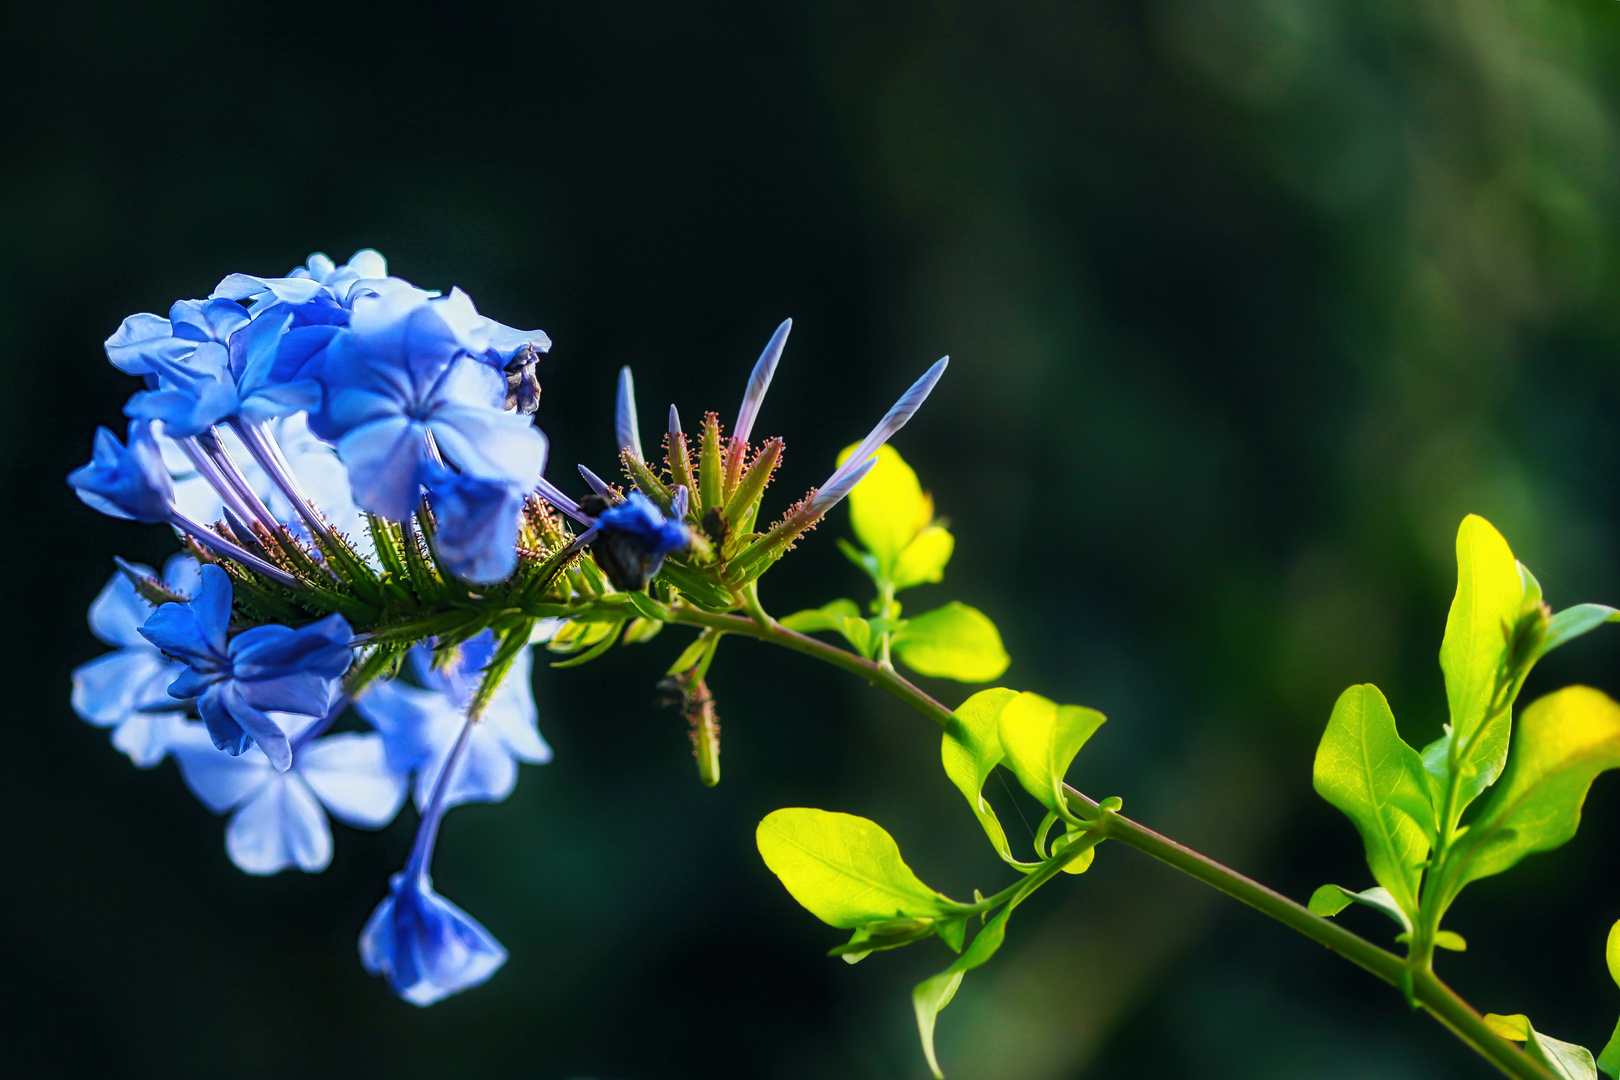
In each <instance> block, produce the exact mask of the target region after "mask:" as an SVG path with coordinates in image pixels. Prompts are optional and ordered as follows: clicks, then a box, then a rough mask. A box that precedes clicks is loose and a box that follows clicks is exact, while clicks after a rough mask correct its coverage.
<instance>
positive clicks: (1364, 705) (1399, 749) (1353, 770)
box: [1311, 683, 1434, 915]
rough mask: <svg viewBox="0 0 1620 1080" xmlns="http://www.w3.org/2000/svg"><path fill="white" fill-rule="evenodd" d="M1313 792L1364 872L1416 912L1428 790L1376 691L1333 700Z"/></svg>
mask: <svg viewBox="0 0 1620 1080" xmlns="http://www.w3.org/2000/svg"><path fill="white" fill-rule="evenodd" d="M1311 781H1312V783H1313V785H1314V786H1315V788H1316V793H1317V794H1318V795H1320V796H1322V798H1324V799H1326V800H1327V801H1328V802H1330V803H1332V804H1333V805H1334V806H1336V807H1338V808H1339V809H1340V810H1342V811H1343V812H1344V814H1345V816H1346V817H1348V818H1349V819H1350V820H1351V821H1352V822H1353V823H1354V824H1355V826H1356V830H1357V831H1358V832H1360V833H1361V839H1362V843H1363V844H1364V845H1365V846H1366V849H1367V866H1368V867H1369V868H1370V869H1371V870H1372V873H1373V878H1374V879H1376V880H1377V882H1378V884H1380V885H1382V886H1383V887H1384V888H1386V889H1388V890H1389V893H1390V895H1391V896H1392V897H1393V898H1394V900H1395V903H1396V904H1398V905H1399V906H1400V908H1401V910H1403V911H1405V912H1406V913H1407V914H1408V915H1411V914H1415V913H1416V912H1417V909H1418V902H1417V891H1418V878H1419V875H1420V870H1419V866H1420V864H1422V862H1423V860H1424V858H1425V857H1426V856H1427V855H1428V853H1429V835H1428V832H1427V831H1426V830H1425V828H1424V827H1423V825H1421V824H1419V822H1420V821H1422V820H1424V819H1425V818H1427V819H1428V820H1429V821H1431V822H1432V820H1433V817H1434V813H1433V810H1432V809H1431V808H1430V803H1429V783H1428V780H1427V779H1426V778H1425V775H1424V771H1423V761H1422V759H1421V758H1419V757H1418V753H1417V751H1416V750H1413V749H1412V748H1411V747H1410V746H1407V745H1406V743H1405V742H1404V741H1402V739H1401V736H1400V733H1399V732H1398V731H1397V730H1396V729H1395V716H1394V714H1393V713H1391V712H1390V711H1389V703H1388V702H1387V701H1385V700H1384V695H1383V694H1382V693H1381V692H1380V691H1379V689H1378V687H1376V686H1373V685H1371V684H1370V683H1369V684H1365V685H1361V686H1352V687H1350V689H1348V690H1346V691H1345V692H1344V693H1343V694H1341V695H1339V700H1338V702H1337V703H1336V704H1335V705H1334V706H1333V715H1332V716H1331V717H1329V718H1328V724H1327V730H1326V731H1324V732H1323V733H1322V742H1321V744H1320V745H1319V746H1318V747H1317V749H1316V763H1315V766H1314V768H1313V769H1312V771H1311Z"/></svg>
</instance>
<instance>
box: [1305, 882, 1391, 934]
mask: <svg viewBox="0 0 1620 1080" xmlns="http://www.w3.org/2000/svg"><path fill="white" fill-rule="evenodd" d="M1351 904H1366V905H1367V906H1368V907H1370V908H1375V909H1377V910H1378V911H1382V912H1383V913H1384V914H1385V915H1388V916H1389V917H1390V918H1391V919H1394V920H1395V922H1396V923H1397V924H1398V925H1399V926H1400V928H1401V929H1402V930H1403V931H1405V932H1406V933H1408V934H1410V933H1411V932H1412V920H1411V919H1410V918H1409V917H1408V916H1407V914H1406V912H1404V911H1402V910H1401V905H1399V904H1397V903H1396V902H1395V898H1394V897H1393V896H1391V895H1390V894H1389V890H1388V889H1386V888H1384V887H1383V886H1382V885H1374V886H1373V887H1372V888H1370V889H1367V890H1365V891H1363V892H1351V891H1350V890H1349V889H1345V888H1341V887H1340V886H1338V885H1323V886H1322V887H1321V888H1320V889H1317V890H1316V891H1315V892H1313V893H1311V900H1310V903H1309V904H1307V905H1306V906H1307V907H1309V908H1310V909H1311V914H1313V915H1328V916H1332V915H1337V914H1338V913H1339V912H1341V911H1343V910H1344V909H1345V908H1347V907H1349V906H1350V905H1351Z"/></svg>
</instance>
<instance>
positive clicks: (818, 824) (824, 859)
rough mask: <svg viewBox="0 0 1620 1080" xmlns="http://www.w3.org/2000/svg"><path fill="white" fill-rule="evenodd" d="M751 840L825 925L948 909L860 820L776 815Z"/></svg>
mask: <svg viewBox="0 0 1620 1080" xmlns="http://www.w3.org/2000/svg"><path fill="white" fill-rule="evenodd" d="M755 841H756V842H757V843H758V845H759V853H760V855H761V856H763V857H764V859H765V865H766V866H768V867H770V868H771V872H772V873H773V874H775V875H776V876H777V877H779V878H781V879H782V884H783V885H785V886H787V890H788V892H790V893H792V894H793V899H795V900H797V901H798V902H799V903H801V904H803V905H804V906H805V907H806V908H807V909H809V911H810V913H811V914H812V915H814V916H815V917H816V918H818V919H820V920H821V921H822V922H825V923H828V924H829V925H832V926H839V927H843V928H845V929H852V928H854V927H856V926H858V925H860V924H861V923H865V922H872V921H874V920H878V919H896V918H907V917H915V916H921V917H933V916H937V915H940V914H941V913H943V912H945V911H946V910H947V907H948V905H949V901H947V900H946V899H945V898H944V897H943V896H941V895H940V894H939V893H936V892H935V891H934V890H932V889H930V888H929V887H928V886H926V885H924V884H923V883H922V882H921V881H919V880H917V875H916V874H914V873H912V872H911V868H910V867H909V866H907V865H906V864H905V862H904V860H902V859H901V858H900V848H899V846H898V845H896V844H895V842H894V838H893V837H891V836H890V835H889V834H888V833H886V832H884V831H883V829H882V828H881V827H880V826H879V825H878V824H877V823H876V822H872V821H868V820H867V819H866V818H862V817H856V816H854V815H853V814H838V813H833V812H830V811H827V810H811V809H806V808H803V807H792V808H789V809H785V810H777V811H775V812H774V813H771V814H768V815H766V817H765V820H763V821H761V822H760V823H759V828H758V829H757V830H756V831H755Z"/></svg>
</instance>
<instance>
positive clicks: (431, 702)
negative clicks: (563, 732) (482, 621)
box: [355, 630, 551, 811]
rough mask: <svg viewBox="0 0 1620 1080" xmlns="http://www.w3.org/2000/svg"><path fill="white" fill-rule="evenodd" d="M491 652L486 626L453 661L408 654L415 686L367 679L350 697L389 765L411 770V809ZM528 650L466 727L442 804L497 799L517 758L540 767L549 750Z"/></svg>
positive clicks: (510, 783) (453, 734)
mask: <svg viewBox="0 0 1620 1080" xmlns="http://www.w3.org/2000/svg"><path fill="white" fill-rule="evenodd" d="M494 650H495V635H494V634H493V633H491V632H490V631H487V630H486V631H485V632H484V633H482V634H480V635H478V636H477V637H475V638H473V639H472V640H471V641H468V642H467V643H466V644H464V645H462V646H461V647H460V648H459V650H458V651H457V655H456V657H455V659H454V660H452V661H451V662H450V663H449V664H447V665H444V666H442V667H438V668H435V667H434V664H433V652H432V650H430V649H428V648H427V647H426V646H422V645H418V646H417V647H415V648H413V649H412V650H411V651H410V654H409V658H408V662H409V666H410V669H411V673H412V674H413V675H414V676H415V677H416V678H417V680H418V681H419V682H421V683H422V686H421V687H415V686H408V685H406V684H404V683H402V682H399V681H398V680H395V681H392V682H385V683H373V684H372V685H371V686H370V687H369V688H368V689H367V690H366V692H365V693H364V694H362V695H361V696H360V698H359V700H357V701H356V702H355V708H356V709H358V710H359V711H360V715H361V716H364V717H365V718H366V720H367V721H369V722H370V723H371V725H372V726H373V727H374V728H376V729H377V731H378V733H379V734H381V735H382V737H383V741H384V744H385V745H386V746H387V749H388V760H389V764H390V765H391V767H393V768H394V769H395V770H397V771H399V772H414V773H415V774H416V788H415V798H416V805H417V808H418V809H420V810H424V811H425V810H426V809H427V808H428V804H429V800H430V798H431V796H432V794H433V787H434V785H435V784H436V783H438V780H439V775H440V774H441V773H442V772H443V771H444V766H445V762H446V761H448V760H449V758H450V754H451V750H452V749H453V748H454V746H455V744H456V739H457V737H458V736H459V735H460V734H461V729H462V727H463V725H464V724H465V722H466V717H467V706H468V704H469V703H470V702H471V701H472V696H473V692H474V691H475V690H477V688H478V684H479V681H480V679H481V677H482V673H483V669H484V666H485V665H486V664H488V663H489V659H490V657H491V656H492V655H493V654H494ZM531 663H532V658H531V656H530V653H529V650H527V649H525V650H524V651H523V652H522V653H521V654H519V656H518V658H517V660H516V661H514V662H513V664H512V668H511V670H510V671H508V672H507V674H506V678H505V679H504V680H502V682H501V685H500V686H499V687H498V688H497V689H496V691H495V695H494V697H493V698H492V699H491V700H490V703H489V705H488V706H487V707H486V708H485V710H484V714H483V717H482V718H481V719H480V720H479V721H478V723H477V724H475V725H474V726H473V730H472V734H471V736H470V737H469V738H468V743H467V747H466V749H465V751H464V753H463V757H462V759H461V763H460V765H459V766H458V767H457V768H456V770H455V773H454V774H453V775H452V777H451V783H450V787H449V789H448V790H447V792H446V794H445V805H446V806H447V807H448V806H454V805H457V804H459V803H465V802H500V801H501V800H502V799H504V798H506V797H507V796H508V795H510V794H511V793H512V789H513V788H514V787H516V786H517V771H518V769H517V763H518V762H519V761H526V762H530V763H531V764H544V763H545V762H547V761H550V760H551V748H550V747H548V746H547V745H546V743H545V740H544V739H542V738H541V737H540V730H539V727H538V725H537V720H538V713H537V711H536V709H535V706H534V688H533V686H532V685H531V683H530V669H531V668H530V665H531Z"/></svg>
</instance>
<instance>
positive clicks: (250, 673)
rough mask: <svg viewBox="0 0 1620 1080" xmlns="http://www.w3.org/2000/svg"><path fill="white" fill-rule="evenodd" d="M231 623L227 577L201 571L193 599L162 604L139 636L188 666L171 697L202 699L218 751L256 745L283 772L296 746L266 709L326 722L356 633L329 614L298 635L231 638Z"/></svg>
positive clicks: (261, 631) (285, 631)
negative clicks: (324, 717)
mask: <svg viewBox="0 0 1620 1080" xmlns="http://www.w3.org/2000/svg"><path fill="white" fill-rule="evenodd" d="M230 618H231V581H230V578H229V577H228V576H226V574H225V571H223V570H221V569H220V568H219V567H217V566H204V567H203V568H202V572H201V582H200V584H199V586H198V589H197V593H196V595H195V596H193V597H192V599H191V601H190V602H189V603H185V604H164V605H163V606H162V607H160V608H158V609H157V611H156V612H155V613H154V614H153V615H152V617H151V618H150V619H148V620H147V621H146V624H145V625H144V626H142V627H141V631H140V632H141V636H142V637H144V638H146V640H148V641H150V642H151V643H152V644H154V645H156V646H157V647H158V648H160V649H162V650H163V651H164V652H165V653H168V654H169V655H170V656H173V657H176V658H178V659H180V660H184V661H185V662H186V664H187V668H186V670H185V671H184V672H183V673H182V674H181V675H180V677H179V678H177V679H176V680H175V681H174V683H173V684H172V685H171V686H170V687H169V693H170V694H171V695H173V696H174V697H177V698H197V699H198V700H197V711H198V712H199V713H200V714H201V715H202V718H203V722H204V723H205V724H207V725H208V733H209V735H210V736H211V737H212V738H213V741H214V745H215V746H216V747H218V748H219V749H221V750H224V751H225V752H226V753H228V754H232V755H236V754H241V753H242V752H244V751H245V750H247V749H248V748H249V747H250V746H253V745H255V744H257V745H258V746H260V747H261V748H262V749H263V750H264V753H265V755H266V756H267V757H268V758H269V759H270V762H271V764H273V765H274V766H275V767H276V768H277V769H279V770H281V771H283V772H285V771H286V770H287V768H288V767H289V766H290V765H291V764H292V747H291V745H290V743H289V741H288V736H287V733H286V731H285V730H284V729H283V728H282V725H281V724H280V723H278V722H277V721H276V719H275V718H274V717H273V716H271V715H270V714H269V711H268V710H272V709H273V710H278V711H280V712H287V713H299V714H302V715H304V716H324V715H325V713H326V707H327V702H328V700H329V699H330V696H331V692H332V687H333V683H334V682H336V680H337V679H339V678H341V677H342V675H343V673H344V672H345V671H347V670H348V667H349V661H350V659H351V648H350V644H349V643H350V641H351V640H353V637H354V634H353V632H352V631H351V630H350V629H349V624H348V622H347V621H346V620H345V619H344V618H343V616H341V615H329V616H327V617H326V618H324V619H322V620H321V621H319V622H317V623H312V624H311V625H309V626H305V627H302V628H301V629H298V630H294V629H292V628H290V627H286V626H256V627H254V628H253V629H251V630H247V631H244V632H243V633H241V634H238V635H237V636H236V637H234V638H230V639H227V637H226V628H227V626H228V624H229V623H230Z"/></svg>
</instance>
